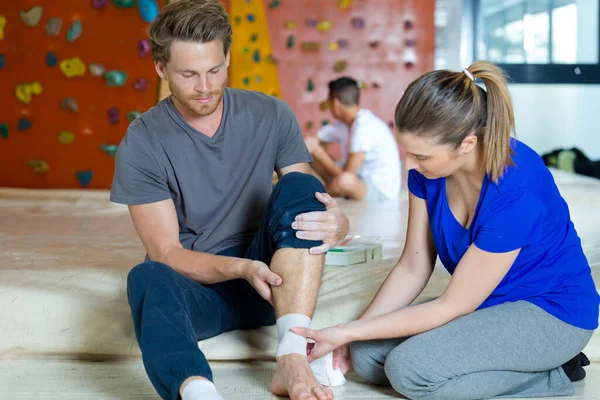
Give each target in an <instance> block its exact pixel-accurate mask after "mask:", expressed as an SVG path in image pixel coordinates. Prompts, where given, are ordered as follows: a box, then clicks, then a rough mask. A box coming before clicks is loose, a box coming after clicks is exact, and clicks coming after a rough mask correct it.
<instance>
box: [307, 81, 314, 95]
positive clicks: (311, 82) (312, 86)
mask: <svg viewBox="0 0 600 400" xmlns="http://www.w3.org/2000/svg"><path fill="white" fill-rule="evenodd" d="M306 90H307V91H309V92H312V91H314V90H315V83H314V82H313V80H312V79H311V78H308V83H307V84H306Z"/></svg>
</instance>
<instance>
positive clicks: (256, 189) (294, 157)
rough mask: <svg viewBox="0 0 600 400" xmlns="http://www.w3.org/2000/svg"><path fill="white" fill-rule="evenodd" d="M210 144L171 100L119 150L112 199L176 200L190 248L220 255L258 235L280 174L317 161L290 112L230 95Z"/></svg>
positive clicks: (277, 103) (139, 123) (251, 96)
mask: <svg viewBox="0 0 600 400" xmlns="http://www.w3.org/2000/svg"><path fill="white" fill-rule="evenodd" d="M223 98H224V110H223V119H222V121H221V125H220V126H219V129H218V130H217V132H216V133H215V135H214V136H213V137H212V138H210V137H208V136H206V135H204V134H202V133H200V132H198V131H197V130H196V129H194V128H193V127H192V126H190V125H189V124H188V123H187V122H186V121H185V120H184V119H183V118H182V117H181V115H180V114H179V112H178V111H177V110H176V108H175V106H174V105H173V102H172V100H171V98H170V97H167V98H166V99H164V100H163V101H161V102H160V103H159V104H157V105H156V106H155V107H153V108H151V109H150V110H148V111H147V112H146V113H144V114H142V116H140V117H139V118H138V119H136V120H135V121H133V123H131V125H130V126H129V128H128V130H127V134H126V135H125V137H124V138H123V141H122V142H121V144H120V145H119V149H118V151H117V154H116V160H115V174H114V178H113V184H112V192H111V196H110V200H111V201H113V202H115V203H122V204H146V203H153V202H157V201H161V200H166V199H173V202H174V203H175V208H176V210H177V219H178V222H179V239H180V241H181V244H182V245H183V247H184V248H186V249H189V250H196V251H202V252H208V253H212V254H216V253H218V252H220V251H222V250H224V249H227V248H230V247H233V246H236V245H239V244H243V243H249V242H250V241H251V240H252V237H253V235H254V234H255V233H256V231H257V230H258V226H259V224H260V220H261V217H262V215H263V213H264V210H265V207H266V205H267V201H268V198H269V195H270V194H271V190H272V186H271V181H272V176H273V171H274V169H281V168H284V167H287V166H290V165H293V164H297V163H302V162H310V161H312V159H311V156H310V153H309V152H308V150H307V148H306V145H305V144H304V140H303V138H302V132H301V130H300V126H299V124H298V121H297V119H296V117H295V116H294V113H293V112H292V110H291V109H290V108H289V106H288V105H287V104H286V103H284V102H283V101H281V100H278V99H277V98H275V97H271V96H267V95H264V94H262V93H258V92H251V91H246V90H237V89H231V88H227V89H226V91H225V95H224V97H223Z"/></svg>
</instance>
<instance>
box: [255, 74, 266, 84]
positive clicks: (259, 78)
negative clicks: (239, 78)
mask: <svg viewBox="0 0 600 400" xmlns="http://www.w3.org/2000/svg"><path fill="white" fill-rule="evenodd" d="M254 80H255V81H256V83H258V84H259V85H260V84H261V83H263V80H264V79H263V77H262V75H256V76H255V77H254Z"/></svg>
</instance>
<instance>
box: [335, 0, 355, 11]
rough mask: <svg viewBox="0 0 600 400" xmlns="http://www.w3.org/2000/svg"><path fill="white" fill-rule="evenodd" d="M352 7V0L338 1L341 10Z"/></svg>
mask: <svg viewBox="0 0 600 400" xmlns="http://www.w3.org/2000/svg"><path fill="white" fill-rule="evenodd" d="M350 5H352V0H339V1H338V7H339V8H341V9H345V8H348V7H350Z"/></svg>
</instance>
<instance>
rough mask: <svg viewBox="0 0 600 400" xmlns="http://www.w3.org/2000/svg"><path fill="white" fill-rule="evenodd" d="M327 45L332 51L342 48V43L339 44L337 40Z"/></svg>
mask: <svg viewBox="0 0 600 400" xmlns="http://www.w3.org/2000/svg"><path fill="white" fill-rule="evenodd" d="M327 47H329V50H331V51H336V50H337V49H339V48H340V45H339V44H337V42H331V43H329V44H328V45H327Z"/></svg>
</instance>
